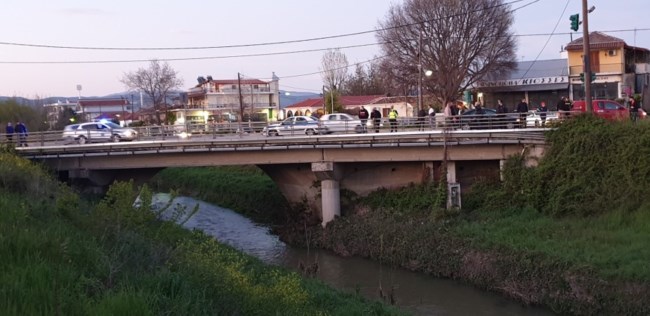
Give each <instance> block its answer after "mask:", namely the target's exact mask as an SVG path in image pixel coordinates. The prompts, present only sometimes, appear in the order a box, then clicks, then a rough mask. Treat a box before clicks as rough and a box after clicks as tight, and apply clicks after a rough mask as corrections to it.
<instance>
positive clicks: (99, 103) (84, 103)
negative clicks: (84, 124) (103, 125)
mask: <svg viewBox="0 0 650 316" xmlns="http://www.w3.org/2000/svg"><path fill="white" fill-rule="evenodd" d="M77 109H78V110H77V112H78V114H82V115H83V116H84V119H85V120H86V121H95V120H98V119H102V118H110V119H113V118H115V119H118V120H122V118H123V117H125V116H127V115H128V116H130V113H131V103H130V102H129V101H128V100H126V99H124V98H101V99H80V100H79V101H78V107H77Z"/></svg>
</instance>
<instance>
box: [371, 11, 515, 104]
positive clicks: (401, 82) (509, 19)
mask: <svg viewBox="0 0 650 316" xmlns="http://www.w3.org/2000/svg"><path fill="white" fill-rule="evenodd" d="M513 20H514V17H513V14H512V13H511V12H510V11H509V6H508V5H506V4H504V2H503V0H463V1H459V0H438V1H430V0H406V1H405V2H404V3H403V4H402V5H394V6H392V7H391V8H390V10H389V12H388V14H387V17H386V19H385V21H383V22H380V25H379V29H380V31H378V32H377V39H378V41H379V42H381V43H383V44H381V45H382V46H381V47H382V51H383V54H384V55H385V56H387V57H386V58H384V59H383V60H382V65H381V70H382V74H384V75H385V76H386V78H384V79H385V80H386V81H388V82H394V83H395V84H396V85H398V86H411V87H415V86H417V81H418V80H419V79H420V78H418V76H419V69H418V64H419V62H420V61H421V67H422V68H421V69H422V73H424V72H425V71H427V70H431V71H432V74H433V75H432V76H431V77H423V78H422V80H423V85H422V87H423V91H424V92H429V93H431V94H433V95H434V96H435V97H437V98H438V99H439V100H440V101H441V102H445V101H448V100H456V99H457V98H458V97H459V96H460V94H461V93H462V91H464V90H466V89H467V88H468V87H470V86H472V85H473V84H474V83H476V82H477V81H480V80H482V79H486V78H489V77H492V76H495V77H498V76H500V75H502V74H504V73H506V72H508V71H510V70H512V69H514V67H515V62H514V61H515V48H516V42H515V39H514V36H513V34H512V32H511V31H510V26H511V25H512V23H513Z"/></svg>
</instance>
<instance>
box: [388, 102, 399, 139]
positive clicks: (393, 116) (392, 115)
mask: <svg viewBox="0 0 650 316" xmlns="http://www.w3.org/2000/svg"><path fill="white" fill-rule="evenodd" d="M397 116H398V114H397V110H395V106H393V105H391V106H390V112H388V122H390V132H391V133H392V132H397Z"/></svg>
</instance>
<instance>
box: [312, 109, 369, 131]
mask: <svg viewBox="0 0 650 316" xmlns="http://www.w3.org/2000/svg"><path fill="white" fill-rule="evenodd" d="M319 123H320V127H321V130H320V131H321V133H323V134H329V133H335V132H343V133H352V132H354V133H363V130H364V129H363V127H362V126H361V120H360V119H358V118H356V117H354V116H352V115H350V114H346V113H332V114H325V115H323V116H321V117H320V119H319Z"/></svg>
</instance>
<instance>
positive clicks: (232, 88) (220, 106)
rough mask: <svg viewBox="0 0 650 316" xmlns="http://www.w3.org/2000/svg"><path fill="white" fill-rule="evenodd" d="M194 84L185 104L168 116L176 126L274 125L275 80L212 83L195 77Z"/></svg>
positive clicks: (277, 93)
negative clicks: (171, 116)
mask: <svg viewBox="0 0 650 316" xmlns="http://www.w3.org/2000/svg"><path fill="white" fill-rule="evenodd" d="M197 80H198V84H197V85H196V86H195V87H193V88H191V89H189V91H187V104H183V106H182V107H181V108H175V109H172V110H170V112H172V113H174V114H175V115H176V124H207V123H208V122H223V121H237V120H239V119H240V118H242V119H243V120H244V121H248V120H251V121H275V120H277V119H278V115H279V113H280V111H279V110H280V91H279V78H278V77H277V76H276V75H275V73H274V74H273V76H272V79H271V81H263V80H260V79H249V78H246V79H240V80H239V79H226V80H213V79H212V77H211V76H207V78H203V77H199V78H198V79H197Z"/></svg>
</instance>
